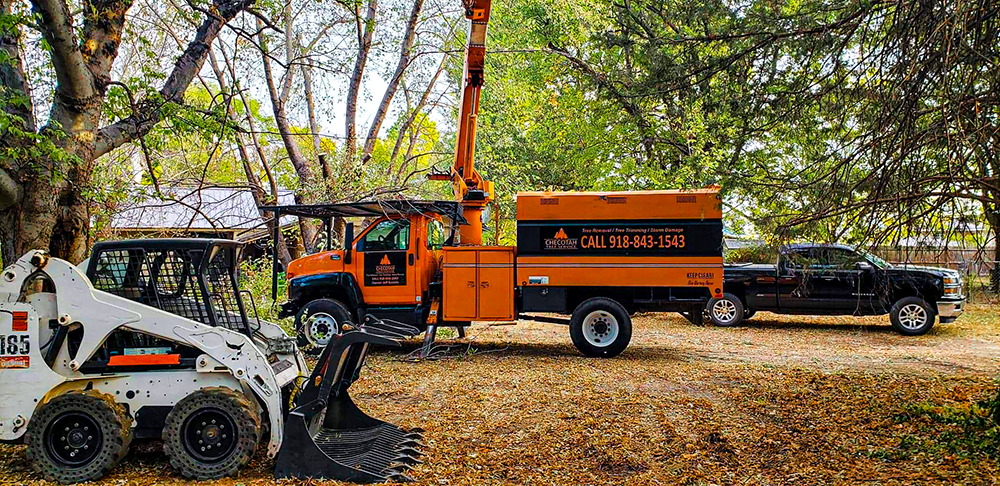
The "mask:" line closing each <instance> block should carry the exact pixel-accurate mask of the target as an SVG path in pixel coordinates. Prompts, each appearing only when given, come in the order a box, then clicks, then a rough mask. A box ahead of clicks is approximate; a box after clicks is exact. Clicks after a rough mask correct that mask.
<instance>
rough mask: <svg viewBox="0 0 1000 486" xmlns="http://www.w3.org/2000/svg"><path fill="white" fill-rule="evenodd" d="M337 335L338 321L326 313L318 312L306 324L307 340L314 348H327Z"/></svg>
mask: <svg viewBox="0 0 1000 486" xmlns="http://www.w3.org/2000/svg"><path fill="white" fill-rule="evenodd" d="M336 333H337V320H336V319H334V318H333V316H331V315H330V314H327V313H325V312H317V313H315V314H313V315H311V316H309V321H308V322H306V339H307V340H308V341H309V342H310V343H312V344H313V346H326V345H327V344H330V338H331V337H333V335H334V334H336Z"/></svg>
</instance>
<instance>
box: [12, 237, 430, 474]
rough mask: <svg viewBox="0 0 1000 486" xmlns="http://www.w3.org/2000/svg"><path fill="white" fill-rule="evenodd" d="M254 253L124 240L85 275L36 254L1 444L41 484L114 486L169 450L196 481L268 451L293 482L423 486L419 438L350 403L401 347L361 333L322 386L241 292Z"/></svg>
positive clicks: (325, 368)
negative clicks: (10, 447)
mask: <svg viewBox="0 0 1000 486" xmlns="http://www.w3.org/2000/svg"><path fill="white" fill-rule="evenodd" d="M239 252H240V244H239V243H237V242H234V241H228V240H205V239H170V240H134V241H116V242H105V243H99V244H97V245H96V246H95V247H94V252H93V254H92V256H91V258H90V259H89V260H88V261H86V262H84V263H83V264H82V265H81V266H80V267H77V266H74V265H72V264H70V263H68V262H66V261H64V260H60V259H57V258H50V257H49V256H48V255H47V254H46V253H44V252H42V251H31V252H28V253H27V254H25V255H24V256H23V257H21V258H20V259H19V260H17V261H16V262H15V263H14V264H13V265H11V266H9V267H7V268H5V269H4V270H3V273H2V275H0V441H3V442H7V443H23V444H26V445H27V450H26V454H27V457H28V460H29V462H30V463H31V465H32V467H33V468H34V470H35V471H37V472H38V473H39V474H41V475H42V476H43V477H44V478H45V479H47V480H50V481H57V482H60V483H64V484H66V483H76V482H82V481H90V480H95V479H98V478H100V477H102V476H103V475H104V474H106V473H107V472H108V471H109V470H110V469H112V468H113V467H114V466H115V464H116V463H117V462H118V461H120V460H121V459H122V458H123V457H124V456H125V455H126V453H127V451H128V448H129V444H130V442H131V440H132V439H133V438H160V439H162V441H163V449H164V453H165V455H166V456H167V458H168V459H169V461H170V464H171V466H173V468H174V470H175V471H176V472H177V474H179V475H181V476H183V477H185V478H188V479H212V478H219V477H223V476H227V475H231V474H233V473H235V472H236V471H237V470H238V469H239V468H240V467H242V466H244V465H246V464H247V463H248V462H249V461H250V459H251V458H252V457H253V456H254V454H255V452H256V451H257V450H258V446H259V445H263V444H264V443H266V444H267V454H268V455H269V456H271V457H274V456H278V463H279V465H280V467H279V468H278V470H277V471H276V473H277V475H278V476H279V477H289V476H294V477H301V478H329V479H342V480H351V481H358V482H376V481H384V480H399V479H403V480H405V479H407V478H406V476H405V471H406V470H407V468H408V467H410V466H411V465H412V464H413V463H414V462H415V461H417V456H418V452H417V450H416V448H417V447H418V446H419V444H420V437H419V430H418V431H406V430H403V429H400V428H399V427H395V426H393V425H390V424H386V423H384V422H381V421H378V420H376V419H373V418H371V417H368V416H367V415H365V414H364V413H363V412H361V411H360V410H358V409H357V407H355V406H354V404H353V402H352V401H351V399H350V397H349V396H348V394H347V389H348V387H349V386H350V385H351V383H352V382H353V381H354V380H356V379H357V378H358V376H359V374H360V368H361V365H362V363H363V362H364V357H365V355H366V353H367V350H368V345H369V344H370V343H377V344H382V345H393V344H396V343H395V341H393V340H391V339H388V338H386V337H383V336H380V335H375V334H372V333H369V332H367V330H365V329H364V328H357V327H351V326H350V325H349V324H346V326H347V327H346V328H344V329H342V334H339V335H338V336H337V338H336V339H334V340H331V342H330V343H329V346H328V347H327V348H326V349H325V350H324V353H323V355H322V358H321V360H320V362H319V365H318V366H317V368H316V371H314V372H311V373H310V371H309V370H308V368H307V365H306V362H305V360H304V359H303V357H302V354H301V353H300V352H299V350H298V346H297V345H296V343H295V340H294V339H293V338H290V337H289V336H288V335H287V334H286V333H285V332H284V331H283V330H282V329H281V328H280V327H278V326H277V325H275V324H273V323H270V322H267V321H265V320H262V319H260V318H259V317H258V316H257V314H256V310H255V308H254V305H253V300H252V299H250V298H246V297H247V296H248V294H247V293H246V292H241V291H239V289H238V286H237V273H236V268H237V266H236V263H237V261H238V260H239ZM81 268H83V269H85V270H82V269H81ZM307 377H308V378H309V380H308V382H306V380H305V379H306V378H307ZM286 419H287V420H290V422H289V423H287V424H286ZM265 436H267V440H265V439H264V437H265Z"/></svg>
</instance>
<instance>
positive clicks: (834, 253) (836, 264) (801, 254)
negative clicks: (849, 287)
mask: <svg viewBox="0 0 1000 486" xmlns="http://www.w3.org/2000/svg"><path fill="white" fill-rule="evenodd" d="M782 261H783V266H784V268H785V269H786V270H802V269H807V270H854V269H855V268H857V263H858V262H862V261H865V257H863V256H861V255H859V254H858V253H856V252H854V251H851V250H848V249H845V248H831V247H814V248H795V249H792V250H788V251H787V252H786V253H785V254H784V256H783V257H782Z"/></svg>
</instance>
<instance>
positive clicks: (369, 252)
mask: <svg viewBox="0 0 1000 486" xmlns="http://www.w3.org/2000/svg"><path fill="white" fill-rule="evenodd" d="M413 230H414V228H413V225H412V221H411V219H410V218H405V217H404V218H395V219H381V220H379V221H376V222H375V223H373V224H372V225H371V226H369V227H368V228H366V229H365V231H364V232H363V233H362V234H361V236H360V237H359V238H358V239H357V242H356V243H355V245H356V246H355V248H356V250H357V258H356V260H355V265H356V267H355V268H356V271H357V273H356V275H357V277H358V284H359V285H360V286H361V291H362V294H363V295H364V301H365V304H367V305H416V304H419V303H420V300H421V299H420V292H419V288H420V285H421V280H423V279H422V278H421V277H422V275H419V274H418V272H417V271H416V270H415V269H416V268H417V265H416V250H417V248H416V247H417V245H416V241H415V240H417V239H418V237H417V235H416V234H415V233H416V232H415V231H413Z"/></svg>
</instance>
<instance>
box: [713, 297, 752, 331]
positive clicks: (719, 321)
mask: <svg viewBox="0 0 1000 486" xmlns="http://www.w3.org/2000/svg"><path fill="white" fill-rule="evenodd" d="M744 312H745V311H744V310H743V301H741V300H740V298H739V297H737V296H735V295H733V294H730V293H729V292H726V293H724V294H722V297H719V298H712V299H711V300H709V301H708V317H709V319H711V320H712V324H715V325H716V326H720V327H734V326H738V325H740V323H741V322H743V319H744V318H746V314H745V313H744Z"/></svg>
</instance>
